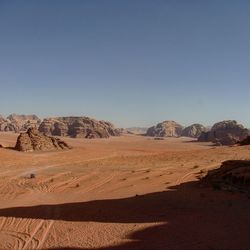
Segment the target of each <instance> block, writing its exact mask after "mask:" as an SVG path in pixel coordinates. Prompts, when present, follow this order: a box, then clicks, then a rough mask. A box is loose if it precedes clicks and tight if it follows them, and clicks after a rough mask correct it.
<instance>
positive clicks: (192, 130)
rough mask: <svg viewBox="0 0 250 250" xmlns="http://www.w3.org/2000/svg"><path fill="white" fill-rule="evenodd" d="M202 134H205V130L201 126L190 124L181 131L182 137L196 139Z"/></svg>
mask: <svg viewBox="0 0 250 250" xmlns="http://www.w3.org/2000/svg"><path fill="white" fill-rule="evenodd" d="M202 132H206V128H205V127H204V126H203V125H201V124H198V123H196V124H192V125H190V126H188V127H186V128H184V129H183V131H182V134H181V135H182V136H186V137H192V138H198V137H200V135H201V134H202Z"/></svg>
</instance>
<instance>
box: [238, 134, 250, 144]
mask: <svg viewBox="0 0 250 250" xmlns="http://www.w3.org/2000/svg"><path fill="white" fill-rule="evenodd" d="M238 144H239V145H240V146H246V145H250V136H248V137H246V138H245V139H244V140H242V141H240V142H239V143H238Z"/></svg>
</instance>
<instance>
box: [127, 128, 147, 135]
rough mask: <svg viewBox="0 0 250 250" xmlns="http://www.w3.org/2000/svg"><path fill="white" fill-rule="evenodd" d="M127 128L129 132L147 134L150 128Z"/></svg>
mask: <svg viewBox="0 0 250 250" xmlns="http://www.w3.org/2000/svg"><path fill="white" fill-rule="evenodd" d="M125 130H127V131H128V132H129V133H132V134H146V132H147V130H148V128H144V127H130V128H126V129H125Z"/></svg>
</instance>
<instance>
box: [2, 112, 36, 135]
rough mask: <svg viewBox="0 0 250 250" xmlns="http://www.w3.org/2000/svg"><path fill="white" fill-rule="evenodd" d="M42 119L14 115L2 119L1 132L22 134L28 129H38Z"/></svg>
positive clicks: (33, 116) (34, 116)
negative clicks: (21, 132)
mask: <svg viewBox="0 0 250 250" xmlns="http://www.w3.org/2000/svg"><path fill="white" fill-rule="evenodd" d="M39 124H40V119H39V118H38V117H37V116H36V115H16V114H12V115H10V116H8V117H7V118H6V119H5V118H3V117H2V116H1V117H0V131H5V132H8V131H11V132H16V133H17V132H20V131H26V130H27V129H28V128H32V127H38V126H39Z"/></svg>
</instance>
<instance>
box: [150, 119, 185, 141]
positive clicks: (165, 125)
mask: <svg viewBox="0 0 250 250" xmlns="http://www.w3.org/2000/svg"><path fill="white" fill-rule="evenodd" d="M182 129H183V127H182V126H181V125H180V124H178V123H177V122H175V121H164V122H161V123H158V124H157V125H156V126H153V127H151V128H149V129H148V130H147V133H146V135H147V136H154V137H180V136H181V133H182Z"/></svg>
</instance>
